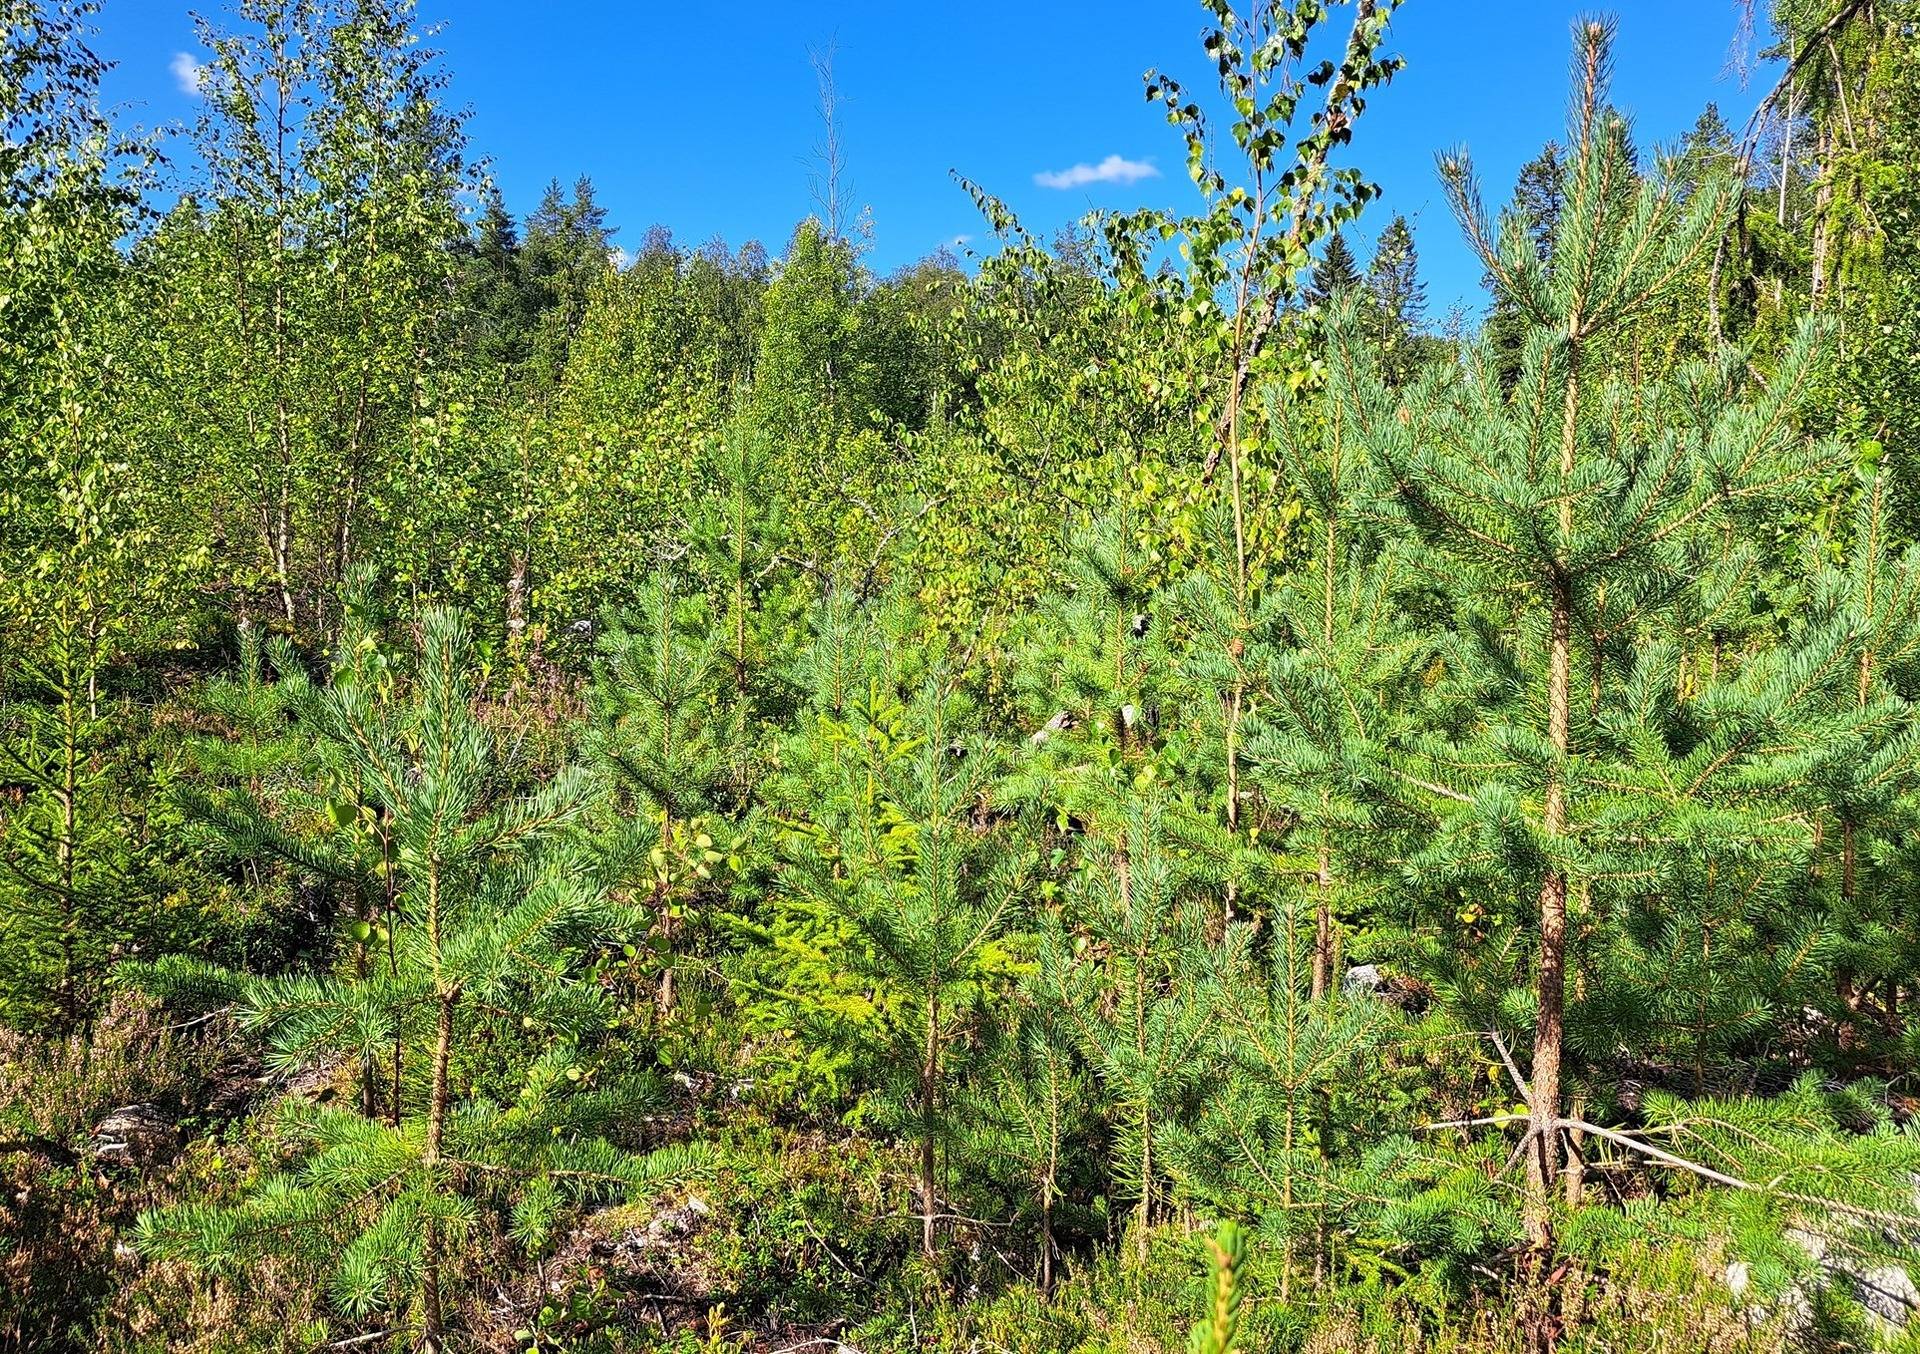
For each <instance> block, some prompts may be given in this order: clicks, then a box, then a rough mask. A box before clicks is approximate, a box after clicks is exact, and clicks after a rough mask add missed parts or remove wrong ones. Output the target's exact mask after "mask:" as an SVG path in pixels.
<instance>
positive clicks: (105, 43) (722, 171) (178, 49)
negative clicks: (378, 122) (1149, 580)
mask: <svg viewBox="0 0 1920 1354" xmlns="http://www.w3.org/2000/svg"><path fill="white" fill-rule="evenodd" d="M216 3H217V0H205V6H206V7H207V8H212V7H213V6H214V4H216ZM1588 8H1589V6H1587V5H1584V4H1581V3H1578V2H1577V0H1406V4H1405V5H1404V7H1403V8H1402V9H1401V11H1400V13H1399V16H1398V17H1397V18H1396V20H1395V22H1394V29H1393V37H1392V46H1393V48H1394V49H1396V50H1397V51H1398V52H1399V53H1400V54H1401V55H1402V56H1404V57H1405V58H1406V59H1407V62H1408V66H1407V69H1406V70H1405V71H1404V72H1403V73H1402V74H1401V75H1400V77H1399V78H1398V79H1396V80H1395V82H1394V83H1393V85H1392V86H1391V87H1390V88H1389V89H1387V90H1385V91H1382V92H1381V93H1380V94H1379V95H1378V96H1377V97H1376V98H1375V100H1374V102H1373V104H1372V106H1371V107H1370V108H1369V110H1368V112H1367V115H1366V117H1365V118H1364V119H1363V121H1362V123H1361V125H1360V128H1359V130H1358V132H1357V134H1356V137H1355V143H1354V146H1353V148H1352V150H1351V152H1350V159H1351V161H1352V162H1353V163H1356V164H1358V165H1360V167H1362V168H1363V169H1364V170H1365V171H1366V172H1367V173H1368V175H1369V176H1370V177H1372V178H1373V179H1374V180H1375V181H1376V182H1378V183H1379V184H1380V185H1381V187H1382V188H1383V190H1384V197H1383V199H1382V200H1381V201H1380V202H1378V203H1376V204H1374V205H1373V206H1372V207H1370V208H1369V210H1368V214H1367V216H1366V217H1364V218H1363V219H1362V221H1361V223H1360V225H1359V227H1358V229H1357V231H1356V234H1357V235H1359V236H1361V237H1370V236H1371V235H1372V234H1373V233H1374V232H1376V231H1377V230H1378V229H1379V228H1380V226H1382V225H1384V224H1385V222H1386V221H1387V219H1388V218H1389V217H1390V215H1391V214H1392V213H1393V212H1395V211H1400V212H1405V213H1406V214H1407V215H1408V216H1409V217H1410V218H1411V219H1412V220H1413V222H1414V228H1415V234H1416V238H1417V240H1418V243H1419V247H1420V253H1421V263H1422V272H1423V274H1424V276H1425V277H1426V279H1427V281H1428V284H1429V288H1430V292H1431V296H1432V304H1431V310H1432V312H1433V314H1434V316H1435V317H1436V318H1438V317H1439V316H1440V315H1441V314H1443V313H1444V311H1445V310H1446V308H1447V307H1448V306H1449V305H1450V304H1452V303H1453V302H1455V301H1466V302H1469V303H1470V304H1473V305H1476V306H1477V305H1478V304H1479V299H1478V274H1479V270H1478V267H1477V266H1476V265H1475V264H1474V263H1473V262H1472V260H1471V259H1470V258H1469V257H1468V255H1467V253H1466V251H1465V249H1464V248H1463V247H1462V246H1461V244H1460V243H1459V239H1458V232H1457V231H1456V229H1455V227H1454V224H1453V221H1452V219H1451V217H1450V216H1449V214H1448V212H1447V209H1446V205H1445V202H1444V200H1443V199H1442V197H1441V195H1440V193H1439V190H1438V188H1437V186H1436V181H1435V177H1434V169H1433V157H1434V154H1435V153H1436V152H1437V151H1440V150H1443V149H1446V148H1449V147H1453V146H1458V145H1465V146H1467V147H1468V148H1469V149H1470V150H1471V151H1472V153H1473V156H1474V159H1475V162H1476V165H1477V167H1478V169H1479V172H1480V175H1481V178H1482V181H1483V183H1484V185H1485V187H1486V190H1487V195H1488V196H1489V198H1491V199H1493V200H1495V201H1499V200H1503V199H1504V198H1505V197H1506V195H1507V192H1508V190H1509V188H1510V187H1511V185H1512V182H1513V176H1514V174H1515V172H1516V170H1517V169H1518V168H1519V166H1520V165H1521V164H1522V163H1523V162H1524V161H1525V160H1527V159H1528V158H1529V157H1531V156H1532V155H1533V154H1534V153H1535V152H1536V151H1537V150H1538V148H1539V146H1540V144H1541V142H1543V141H1544V140H1546V139H1547V138H1548V137H1550V136H1555V135H1557V134H1558V133H1559V132H1560V129H1561V126H1562V124H1563V121H1564V115H1565V95H1566V88H1567V66H1568V55H1569V51H1570V46H1569V36H1568V34H1569V28H1570V24H1571V22H1572V20H1573V18H1574V17H1575V16H1576V15H1577V14H1580V13H1584V12H1586V10H1587V9H1588ZM188 10H189V5H188V4H187V3H186V2H185V0H106V5H105V10H104V13H103V14H102V15H101V17H100V20H99V27H100V35H99V46H100V49H101V52H102V54H103V55H105V56H107V57H108V58H110V59H111V60H113V61H115V62H116V63H118V64H117V67H116V69H115V70H114V71H113V73H112V74H111V75H110V76H109V78H108V82H107V96H108V98H109V100H110V101H111V102H112V103H114V104H115V105H116V106H118V107H119V108H120V109H121V110H122V112H123V114H124V115H125V116H126V117H127V118H129V119H130V120H133V121H136V122H139V123H141V124H143V125H146V126H148V127H152V128H164V127H166V126H168V125H170V124H174V125H178V124H184V123H185V122H187V121H189V120H190V119H191V118H192V116H193V112H194V107H195V100H194V98H193V96H192V95H191V94H190V93H189V92H188V91H187V90H186V89H184V88H183V84H185V83H187V82H184V81H183V80H182V79H181V78H180V72H181V70H182V68H183V67H185V65H186V63H185V62H183V61H182V60H181V59H180V58H181V55H182V54H185V55H186V56H187V57H188V58H191V57H193V56H195V55H196V54H200V53H199V49H198V47H197V45H196V43H195V40H194V30H193V25H192V21H191V19H190V18H189V15H188ZM1608 12H1611V13H1613V14H1615V15H1616V16H1617V17H1618V19H1619V20H1620V42H1619V46H1618V49H1617V51H1616V61H1617V68H1618V69H1617V77H1616V83H1615V101H1616V102H1617V103H1618V104H1619V105H1620V106H1622V107H1623V108H1625V109H1626V110H1627V111H1628V112H1629V113H1631V114H1632V115H1633V117H1634V120H1635V125H1636V129H1637V132H1638V135H1639V137H1640V138H1641V140H1642V141H1643V143H1649V142H1650V143H1655V144H1665V143H1667V142H1670V141H1671V140H1673V139H1674V138H1676V137H1677V136H1679V135H1680V134H1681V133H1683V132H1684V131H1685V130H1686V129H1687V128H1688V127H1690V126H1692V124H1693V121H1694V119H1695V118H1696V117H1697V116H1698V114H1699V112H1700V109H1701V107H1702V106H1703V105H1704V104H1705V103H1706V102H1707V101H1708V100H1714V101H1717V102H1718V103H1719V105H1720V107H1721V110H1722V112H1723V114H1724V115H1725V116H1726V117H1727V119H1728V120H1729V121H1730V122H1732V123H1733V124H1734V125H1735V126H1736V128H1737V127H1738V126H1739V124H1740V123H1741V122H1742V121H1743V120H1744V119H1745V116H1746V114H1747V113H1748V112H1749V110H1751V108H1752V107H1753V106H1754V104H1755V103H1756V102H1757V101H1758V99H1759V97H1760V95H1761V94H1762V92H1763V91H1764V89H1765V88H1766V86H1767V84H1768V81H1769V76H1768V75H1767V74H1766V73H1765V72H1760V73H1758V74H1754V75H1752V76H1750V77H1749V78H1748V79H1747V80H1746V81H1745V82H1744V83H1743V82H1742V80H1741V79H1740V77H1739V75H1738V74H1737V73H1736V70H1735V66H1736V64H1737V61H1736V58H1737V57H1738V56H1739V55H1740V52H1739V45H1738V42H1737V35H1738V33H1739V29H1740V6H1739V4H1738V0H1618V2H1617V3H1615V4H1614V5H1613V6H1611V8H1610V10H1609V11H1608ZM421 13H422V17H423V19H426V20H429V21H434V20H437V21H440V22H442V23H443V25H444V27H443V30H442V32H441V33H440V35H439V37H438V39H437V45H438V46H439V47H440V48H441V49H442V50H443V51H444V52H445V54H446V61H447V65H448V67H449V69H450V70H451V72H452V74H453V83H452V89H451V99H452V102H454V103H455V104H457V105H464V106H466V107H468V108H470V110H471V112H472V121H471V123H470V134H471V138H472V142H473V146H474V149H475V151H476V153H478V154H481V155H484V156H486V157H488V158H489V159H490V160H491V164H492V171H493V175H494V178H495V179H496V181H497V182H498V183H499V185H500V187H501V189H502V191H503V192H504V193H505V194H506V197H507V201H508V205H509V206H510V207H512V208H513V209H514V210H515V211H516V212H525V211H526V210H528V209H529V208H531V207H532V206H533V205H534V203H535V202H536V201H537V200H538V197H539V194H540V190H541V188H542V187H543V186H544V185H545V183H546V182H547V181H548V180H549V179H550V178H553V177H555V176H558V177H559V178H561V179H563V180H565V181H568V182H571V180H572V179H573V178H574V177H575V176H576V175H579V174H582V173H585V174H589V175H591V176H592V178H593V180H594V182H595V184H596V186H597V187H598V189H599V191H600V196H601V200H602V201H603V202H604V203H605V205H606V206H607V207H608V208H609V209H610V213H611V219H612V221H613V222H614V223H616V224H617V225H618V226H619V227H620V234H619V236H618V237H617V239H618V240H619V241H621V242H625V243H627V244H629V245H631V244H634V243H637V242H638V241H639V240H640V238H641V236H642V235H643V234H644V233H645V231H646V229H647V227H648V226H649V225H651V224H654V223H656V222H658V223H661V224H664V225H667V226H669V227H670V228H672V230H673V231H674V234H675V238H676V239H678V240H679V241H681V242H682V243H686V244H698V243H700V242H702V241H704V240H706V239H708V238H710V237H712V236H714V235H720V236H723V237H725V238H726V239H727V240H729V241H731V242H733V243H736V244H737V243H740V242H742V241H744V240H746V239H759V240H761V241H762V242H763V243H765V244H766V246H767V247H768V248H769V250H771V251H773V252H775V253H777V252H778V251H779V249H780V247H781V246H782V244H783V243H784V242H785V240H786V238H787V236H788V234H789V232H790V231H791V228H792V226H793V223H794V222H795V221H796V220H798V219H799V218H800V217H801V216H803V215H804V214H806V212H807V211H809V210H810V208H811V202H810V198H809V193H808V165H807V163H806V160H807V155H808V151H809V148H810V147H811V146H812V145H813V144H814V143H815V142H817V140H818V139H819V127H818V122H817V119H816V115H815V111H814V105H815V89H814V77H813V74H812V71H811V69H810V68H809V65H808V60H807V52H808V48H809V46H816V47H818V46H824V45H825V44H827V43H829V42H831V43H833V44H834V45H835V47H836V51H837V56H836V59H835V68H836V72H837V78H838V82H839V86H840V93H841V98H842V108H841V118H842V122H843V126H844V130H843V140H844V143H845V155H846V162H847V176H848V179H849V181H850V184H851V189H852V193H851V197H852V199H853V201H855V202H856V203H858V204H860V205H862V206H866V207H869V208H870V209H871V213H872V225H873V230H872V237H871V238H872V255H871V261H872V263H873V265H874V266H875V267H876V268H878V269H880V270H882V271H886V270H889V269H891V268H893V267H896V266H898V265H900V264H903V263H907V262H910V261H911V260H913V259H915V258H917V257H919V256H921V255H923V254H925V253H927V252H929V251H931V250H933V249H935V248H937V247H939V246H940V245H942V244H945V243H948V242H952V241H954V240H956V239H957V238H959V237H970V238H971V239H972V240H973V241H974V242H975V247H978V243H977V241H978V237H979V236H980V235H981V233H982V230H981V226H980V223H979V221H978V219H977V217H976V216H975V214H974V211H973V207H972V204H971V203H970V202H969V201H968V199H967V197H966V195H965V194H964V193H963V192H962V191H961V190H960V188H959V187H958V186H956V185H955V184H954V183H953V181H952V180H951V179H950V178H949V174H948V172H949V171H950V170H958V171H959V172H960V173H962V174H965V175H967V176H968V177H970V178H972V179H974V180H976V181H978V182H979V183H981V184H982V185H983V186H984V187H986V188H987V189H988V190H989V191H991V192H994V193H996V194H998V195H1000V196H1001V197H1003V198H1004V199H1005V200H1006V201H1007V202H1008V203H1009V204H1010V205H1012V206H1013V207H1014V208H1015V209H1016V210H1017V211H1018V212H1019V213H1020V214H1021V216H1022V218H1023V220H1024V221H1025V222H1026V223H1027V225H1028V226H1029V228H1031V229H1034V230H1035V231H1036V233H1042V234H1051V232H1052V231H1053V230H1054V229H1055V228H1056V227H1058V226H1059V225H1061V224H1063V223H1065V222H1067V221H1069V220H1072V219H1074V218H1076V217H1078V216H1080V215H1082V214H1084V213H1086V212H1087V211H1089V210H1091V209H1094V208H1116V209H1125V208H1131V207H1135V206H1140V205H1155V206H1163V207H1179V206H1182V205H1186V204H1189V203H1190V202H1191V201H1192V197H1191V189H1190V186H1189V185H1188V183H1187V180H1186V176H1185V170H1184V163H1183V151H1182V147H1181V144H1180V141H1179V139H1178V138H1177V137H1176V136H1175V134H1174V133H1173V132H1172V130H1171V129H1170V128H1168V127H1167V126H1166V125H1165V123H1164V122H1163V121H1162V118H1161V114H1160V112H1159V110H1158V108H1157V107H1155V106H1149V105H1148V104H1147V103H1146V102H1145V100H1144V99H1143V97H1142V95H1141V81H1140V76H1141V74H1142V72H1143V71H1145V70H1146V69H1147V68H1148V67H1149V66H1153V65H1160V66H1162V67H1164V68H1166V69H1167V70H1169V71H1171V72H1172V73H1173V74H1175V75H1176V76H1180V77H1182V78H1184V79H1187V80H1188V81H1189V83H1190V84H1192V85H1193V86H1194V87H1195V88H1198V87H1200V86H1201V84H1202V82H1203V81H1206V80H1207V77H1208V75H1209V71H1208V69H1207V67H1206V65H1205V64H1204V60H1203V58H1202V56H1201V53H1200V48H1199V41H1198V39H1199V34H1200V30H1201V26H1202V20H1203V18H1204V13H1203V11H1202V9H1201V7H1200V6H1199V5H1198V4H1197V3H1195V0H1106V2H1105V3H1100V4H1077V5H1067V4H1062V3H1058V0H1055V2H1054V3H1047V2H1046V0H1040V3H1034V2H1033V0H1026V3H1020V0H972V2H971V3H969V4H967V5H965V6H961V5H957V4H951V3H939V2H938V0H936V2H935V3H924V2H923V3H919V4H905V3H898V2H896V3H880V2H879V0H864V2H856V0H823V2H822V3H816V4H808V3H804V2H803V3H800V4H794V3H791V2H790V0H789V2H788V3H781V4H766V3H760V0H737V2H736V3H734V4H732V5H728V6H724V7H722V6H716V5H705V4H699V5H687V4H678V3H676V4H664V3H651V2H646V3H643V2H640V0H633V2H630V3H618V2H617V0H544V3H541V4H539V5H529V4H526V3H524V0H422V3H421ZM1346 13H1347V11H1345V10H1344V9H1343V10H1340V11H1337V12H1336V22H1341V21H1344V18H1345V16H1346ZM1209 87H1210V86H1209ZM1109 157H1117V161H1116V162H1114V164H1113V169H1114V170H1116V171H1118V172H1117V173H1109V174H1108V175H1107V176H1105V178H1104V179H1102V180H1100V181H1095V182H1079V180H1084V179H1085V178H1086V177H1087V175H1086V174H1085V173H1079V174H1076V173H1073V172H1071V171H1072V170H1073V169H1074V167H1075V166H1088V167H1098V166H1100V165H1101V164H1102V163H1103V162H1108V161H1109ZM1119 162H1125V163H1124V164H1122V163H1119ZM1128 166H1150V167H1151V169H1152V170H1153V171H1155V173H1153V174H1152V175H1150V176H1147V177H1140V174H1141V173H1142V171H1141V170H1140V169H1138V168H1132V169H1129V168H1128ZM1036 176H1058V177H1057V179H1056V180H1055V181H1057V182H1062V183H1067V184H1069V185H1070V186H1065V187H1047V186H1043V185H1042V183H1041V182H1040V181H1037V178H1036ZM1127 180H1131V181H1127ZM1363 247H1364V246H1363Z"/></svg>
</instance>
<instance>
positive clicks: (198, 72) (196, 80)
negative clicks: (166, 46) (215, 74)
mask: <svg viewBox="0 0 1920 1354" xmlns="http://www.w3.org/2000/svg"><path fill="white" fill-rule="evenodd" d="M167 69H168V70H170V71H172V72H173V82H174V83H175V84H177V85H179V86H180V92H181V93H182V94H192V95H198V94H199V93H200V92H201V91H202V90H204V89H205V88H206V86H207V68H206V67H205V66H203V65H201V64H200V63H199V62H198V61H196V60H194V58H193V57H192V56H191V55H189V54H188V53H186V52H175V53H174V54H173V60H172V61H169V62H168V63H167Z"/></svg>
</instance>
